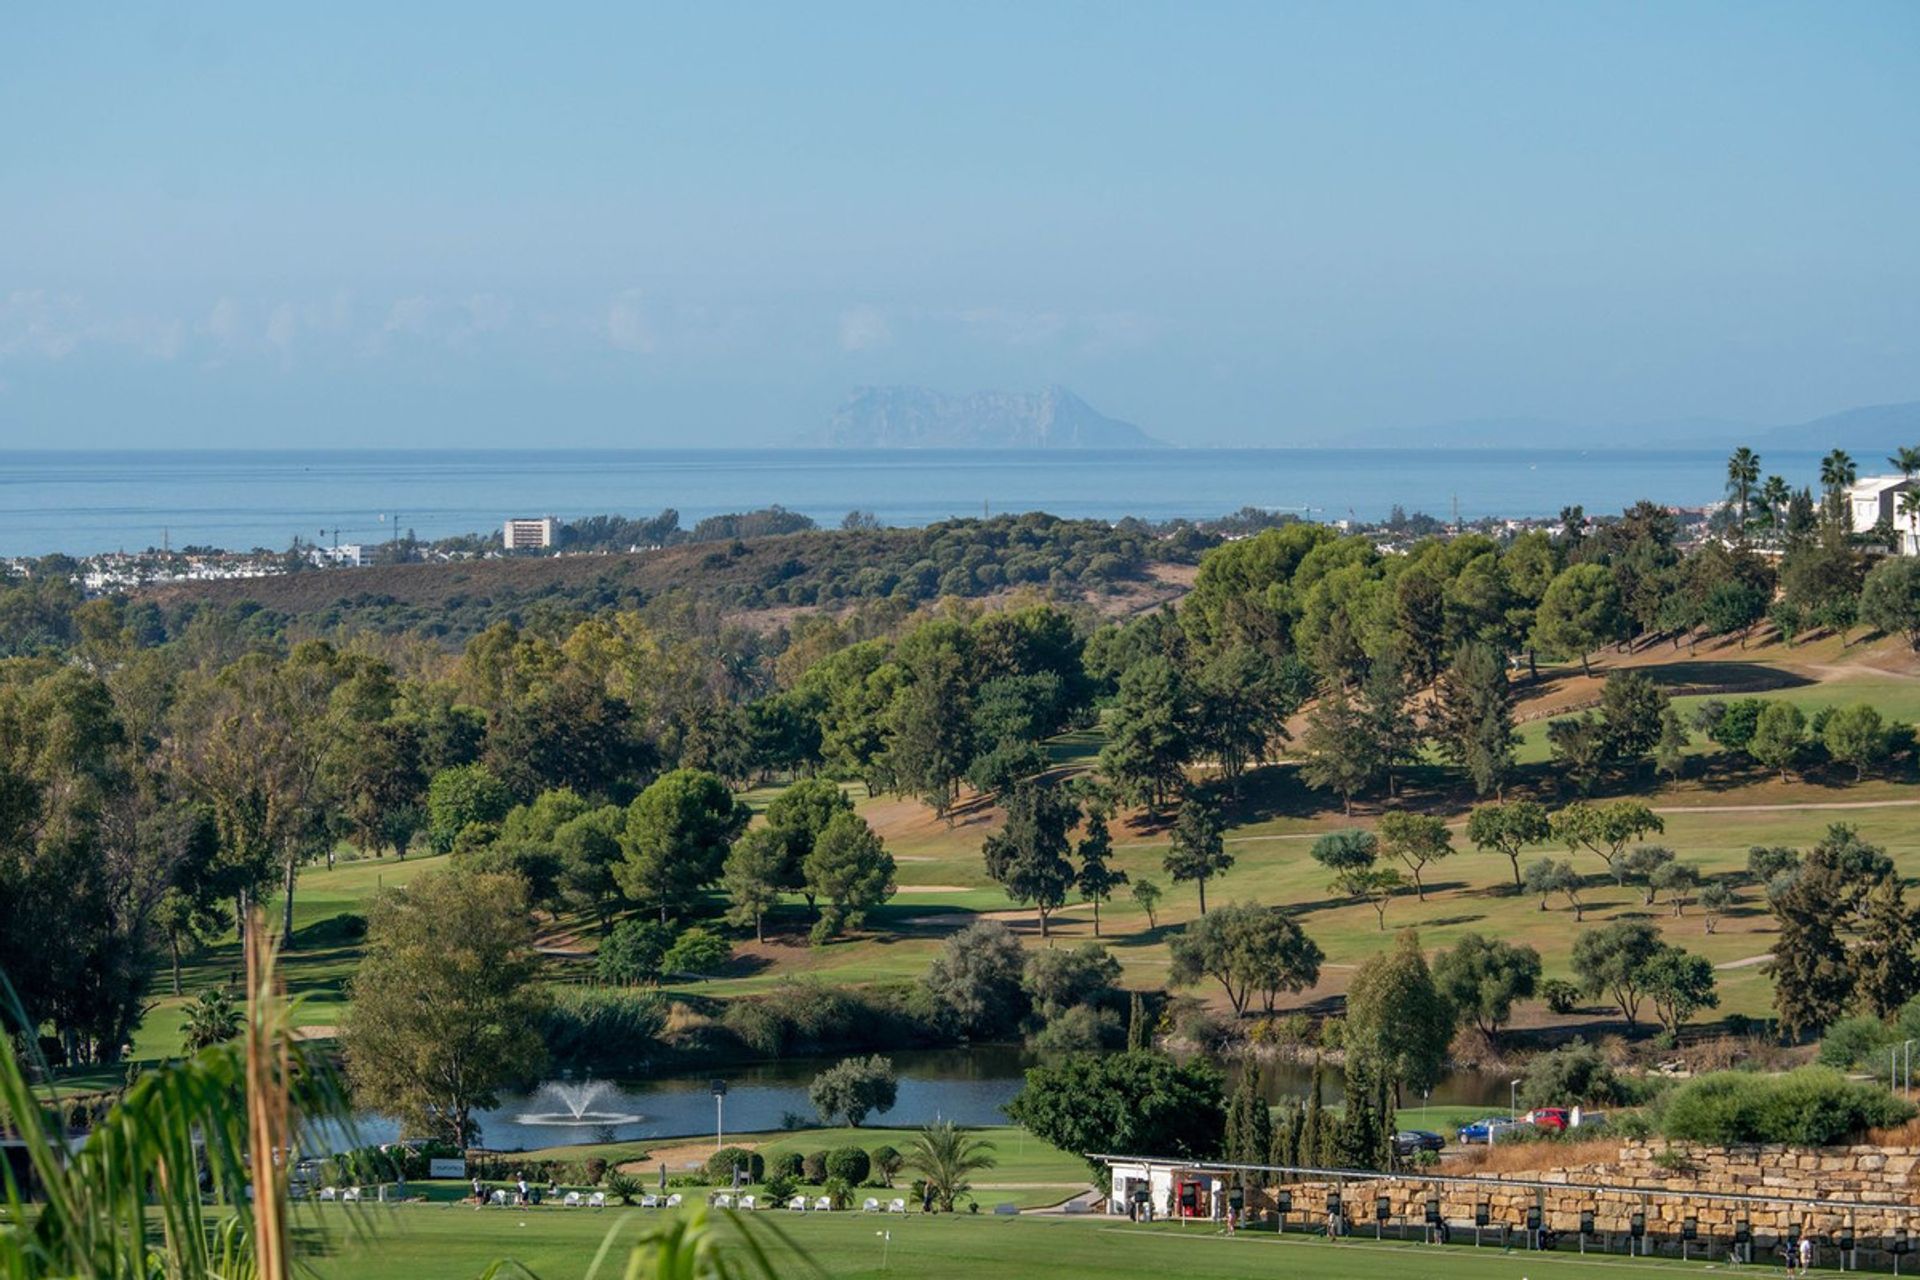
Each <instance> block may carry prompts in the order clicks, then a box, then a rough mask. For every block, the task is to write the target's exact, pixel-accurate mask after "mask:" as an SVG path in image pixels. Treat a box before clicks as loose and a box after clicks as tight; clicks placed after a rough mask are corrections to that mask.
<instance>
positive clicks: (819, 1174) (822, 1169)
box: [800, 1151, 827, 1187]
mask: <svg viewBox="0 0 1920 1280" xmlns="http://www.w3.org/2000/svg"><path fill="white" fill-rule="evenodd" d="M800 1176H801V1177H803V1178H805V1179H806V1180H807V1181H808V1182H811V1183H812V1184H813V1185H814V1186H816V1187H817V1186H819V1185H820V1184H821V1183H823V1182H825V1181H826V1180H827V1153H826V1152H824V1151H809V1152H807V1154H806V1155H805V1156H803V1157H802V1158H801V1161H800Z"/></svg>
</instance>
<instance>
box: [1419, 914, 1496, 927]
mask: <svg viewBox="0 0 1920 1280" xmlns="http://www.w3.org/2000/svg"><path fill="white" fill-rule="evenodd" d="M1486 918H1487V917H1486V914H1485V913H1484V912H1482V913H1478V914H1475V915H1467V916H1435V917H1434V918H1433V919H1431V920H1419V921H1416V922H1415V923H1414V925H1413V926H1412V927H1415V928H1421V929H1444V928H1446V927H1448V926H1449V925H1456V924H1473V923H1475V922H1476V921H1480V920H1485V919H1486Z"/></svg>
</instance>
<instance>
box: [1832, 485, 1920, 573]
mask: <svg viewBox="0 0 1920 1280" xmlns="http://www.w3.org/2000/svg"><path fill="white" fill-rule="evenodd" d="M1916 489H1920V480H1910V479H1908V478H1907V477H1906V476H1862V477H1861V478H1860V479H1858V480H1856V481H1854V482H1853V483H1852V484H1850V485H1848V486H1847V512H1848V514H1849V515H1850V516H1852V518H1853V529H1854V532H1856V533H1866V532H1867V531H1868V530H1870V529H1872V528H1873V527H1874V526H1875V525H1877V524H1879V523H1880V522H1881V521H1883V520H1884V521H1886V522H1887V523H1888V524H1890V525H1892V526H1893V533H1894V546H1893V548H1892V549H1893V551H1894V552H1895V553H1896V554H1898V555H1903V556H1911V555H1920V513H1915V514H1912V515H1909V514H1908V513H1906V512H1904V511H1902V510H1901V502H1900V499H1901V495H1903V494H1907V493H1912V492H1914V491H1915V490H1916Z"/></svg>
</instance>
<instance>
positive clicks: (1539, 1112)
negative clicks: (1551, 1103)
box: [1527, 1107, 1573, 1133]
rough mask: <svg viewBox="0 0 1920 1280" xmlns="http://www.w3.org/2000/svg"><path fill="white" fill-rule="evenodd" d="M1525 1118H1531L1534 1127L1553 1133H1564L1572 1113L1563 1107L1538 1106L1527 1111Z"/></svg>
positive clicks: (1570, 1120)
mask: <svg viewBox="0 0 1920 1280" xmlns="http://www.w3.org/2000/svg"><path fill="white" fill-rule="evenodd" d="M1527 1119H1529V1120H1531V1121H1532V1122H1533V1123H1534V1125H1535V1126H1536V1127H1538V1128H1541V1129H1548V1130H1551V1131H1552V1132H1554V1133H1565V1132H1566V1131H1567V1126H1568V1125H1569V1124H1571V1123H1572V1122H1573V1117H1572V1115H1571V1114H1570V1113H1569V1112H1568V1111H1567V1109H1566V1108H1565V1107H1540V1108H1538V1109H1536V1110H1534V1111H1531V1112H1529V1113H1528V1114H1527Z"/></svg>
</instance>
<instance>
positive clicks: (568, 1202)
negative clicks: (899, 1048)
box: [560, 1191, 587, 1209]
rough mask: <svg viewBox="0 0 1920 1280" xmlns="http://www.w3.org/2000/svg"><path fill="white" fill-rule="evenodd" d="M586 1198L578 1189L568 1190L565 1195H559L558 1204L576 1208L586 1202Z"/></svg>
mask: <svg viewBox="0 0 1920 1280" xmlns="http://www.w3.org/2000/svg"><path fill="white" fill-rule="evenodd" d="M586 1200H587V1198H586V1197H585V1196H583V1195H581V1194H580V1193H579V1192H578V1191H569V1192H567V1194H566V1195H565V1196H563V1197H561V1200H560V1204H561V1206H562V1207H563V1208H567V1209H578V1208H579V1207H580V1206H581V1205H583V1204H585V1203H586Z"/></svg>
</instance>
